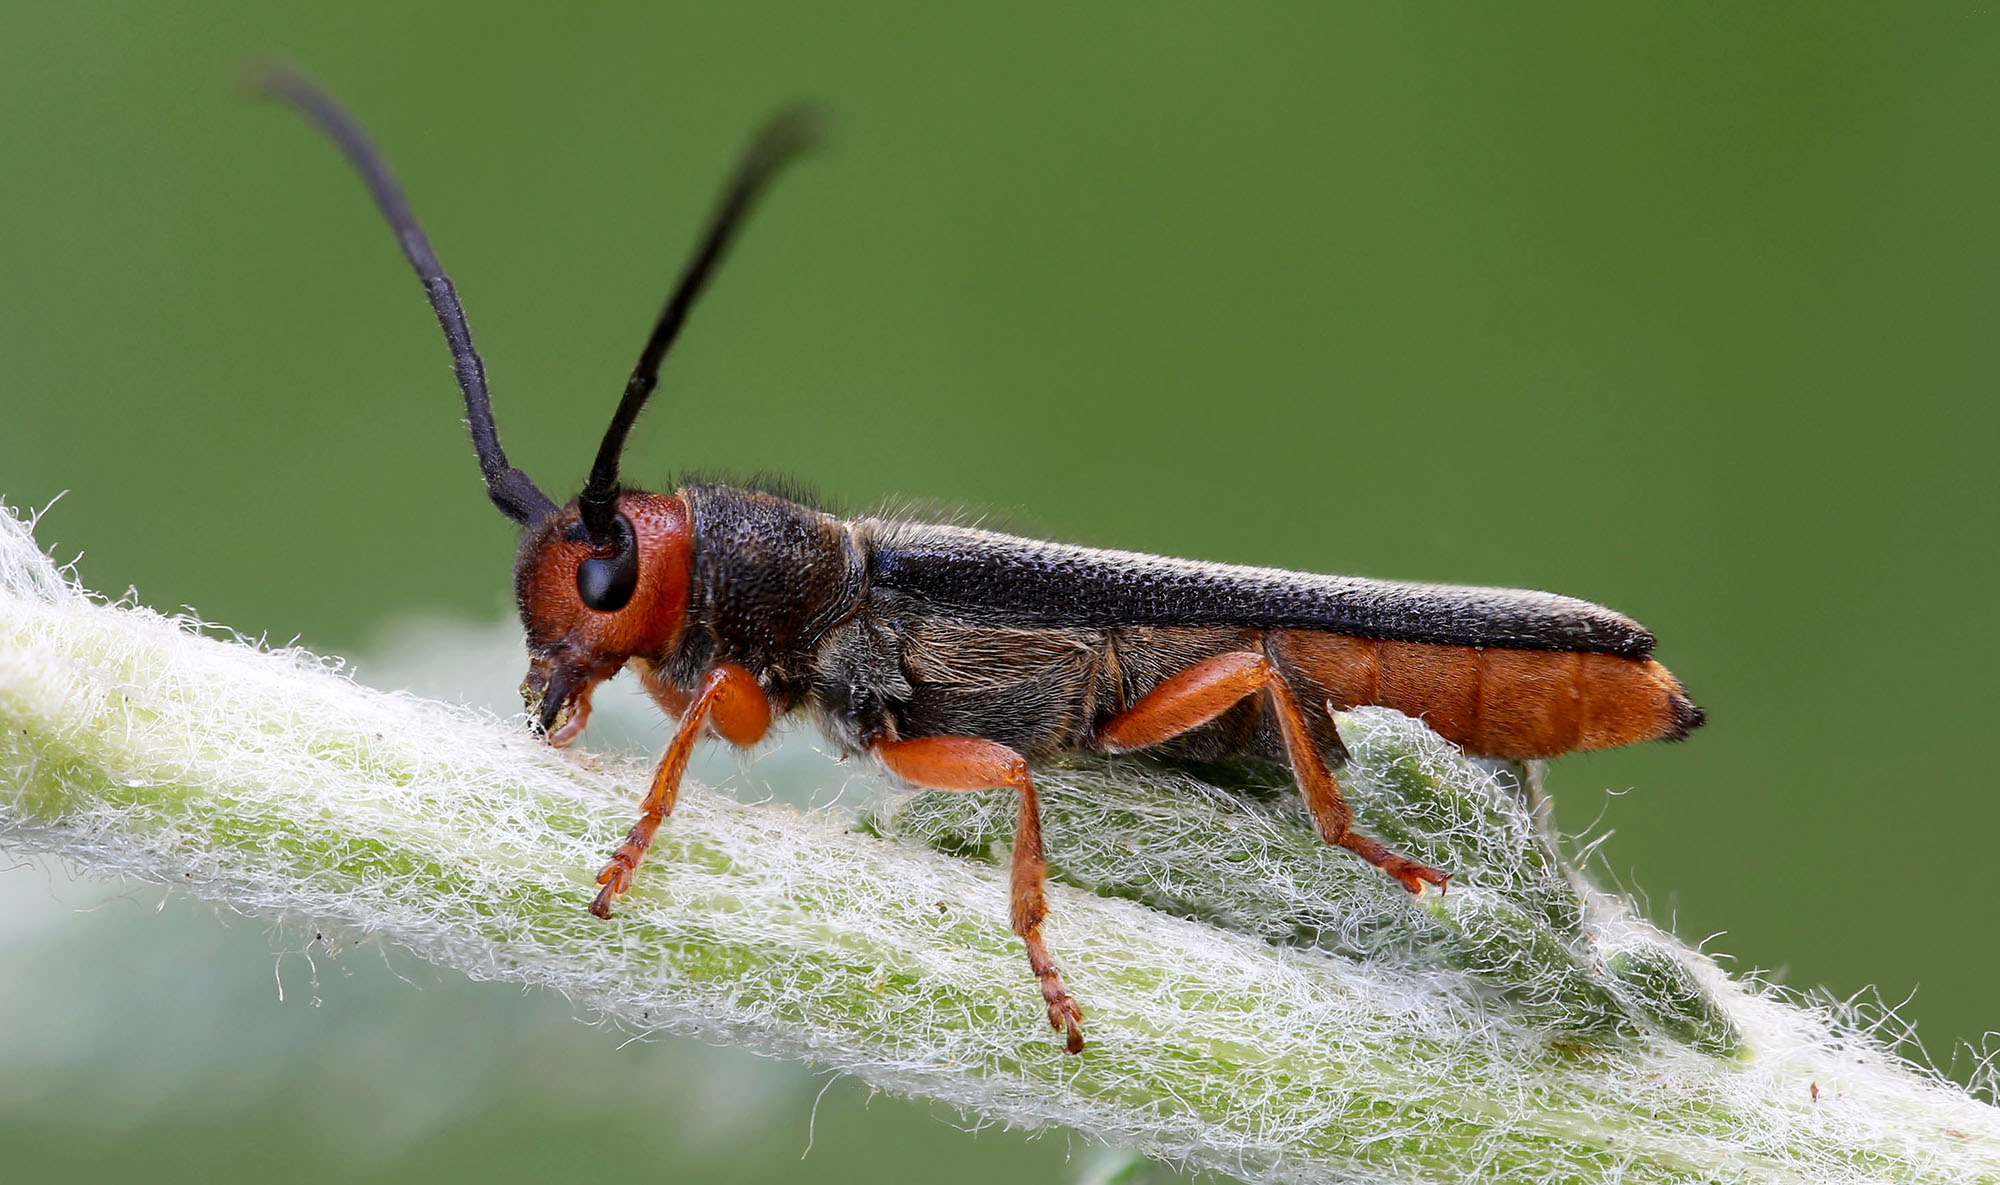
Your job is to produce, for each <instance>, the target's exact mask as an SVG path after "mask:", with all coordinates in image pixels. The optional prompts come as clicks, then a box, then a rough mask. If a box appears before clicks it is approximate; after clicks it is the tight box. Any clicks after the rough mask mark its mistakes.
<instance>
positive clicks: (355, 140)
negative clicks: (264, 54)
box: [254, 64, 556, 524]
mask: <svg viewBox="0 0 2000 1185" xmlns="http://www.w3.org/2000/svg"><path fill="white" fill-rule="evenodd" d="M254 85H255V86H256V89H257V90H258V91H259V92H260V93H263V94H266V95H276V96H277V97H279V98H281V99H284V100H285V101H287V102H289V103H291V104H292V106H294V107H296V108H298V109H299V110H300V111H301V112H303V113H304V114H305V116H306V118H308V119H310V120H312V122H313V123H314V124H316V125H318V127H319V129H320V131H322V132H325V133H326V135H327V136H328V137H329V138H331V139H332V140H333V141H334V143H336V144H338V145H339V146H340V150H341V152H343V153H344V154H346V156H347V160H348V163H350V164H352V165H353V166H354V168H355V170H356V171H357V172H359V173H360V174H361V178H362V180H363V181H366V182H367V183H368V192H369V193H370V194H372V195H373V196H374V198H375V205H376V207H377V208H378V209H380V210H381V211H382V217H383V218H385V219H387V220H388V223H389V226H390V228H391V229H392V230H394V231H395V232H396V241H397V242H399V243H401V244H402V247H403V255H404V256H405V257H406V258H408V259H409V261H410V266H411V267H413V268H415V269H416V272H417V278H418V279H420V280H422V281H423V282H424V295H425V296H427V297H429V298H430V302H431V309H432V311H434V312H435V313H437V319H438V327H439V328H441V329H443V330H444V340H445V344H446V345H448V346H450V347H451V360H452V369H453V370H454V371H456V372H457V375H458V385H459V389H460V390H462V391H464V392H465V421H466V425H467V426H468V427H469V428H471V430H472V447H473V448H474V449H475V450H477V451H478V453H479V472H480V473H481V474H482V475H484V476H485V478H486V496H487V497H488V498H490V499H492V500H493V505H495V506H497V507H499V508H500V512H501V513H502V514H504V515H506V516H507V517H508V518H511V519H513V520H514V521H515V522H517V523H522V524H529V523H534V522H537V521H539V520H540V519H541V518H542V517H544V516H545V515H548V514H550V513H552V512H553V511H554V510H555V508H556V505H555V503H554V502H553V501H551V500H550V499H549V496H548V495H547V494H544V493H543V492H542V491H541V490H540V489H538V488H537V487H536V486H535V483H534V482H533V481H532V480H530V479H529V477H528V475H527V474H525V473H523V472H521V471H520V470H519V469H516V468H514V467H513V466H512V465H509V464H508V463H507V454H506V453H505V452H504V451H503V450H502V449H501V448H500V432H499V429H498V428H496V427H494V424H493V401H492V397H491V396H490V395H489V394H488V393H487V390H486V365H485V363H483V362H481V361H480V360H479V351H478V350H476V349H474V348H473V345H472V330H471V328H470V327H469V326H467V325H466V323H465V309H464V308H463V306H461V305H460V304H459V302H458V289H456V288H454V287H452V283H451V277H450V276H447V275H445V273H444V265H443V264H441V263H439V262H438V257H437V253H436V252H434V251H432V250H431V243H430V240H429V239H428V238H426V237H425V236H424V230H423V227H421V226H418V225H417V218H416V215H414V214H412V213H411V212H410V204H409V202H407V201H405V200H404V198H403V191H402V189H401V187H399V186H398V185H397V184H396V177H395V174H393V173H391V172H390V171H389V165H388V163H387V162H386V161H384V160H383V159H382V155H381V154H380V153H378V152H377V151H375V146H374V145H373V144H371V143H369V142H368V137H367V136H366V135H364V134H363V133H362V131H361V129H360V128H359V127H358V126H356V125H355V123H354V121H353V120H352V119H350V118H348V115H347V113H346V112H345V111H343V110H341V108H340V105H339V104H338V103H336V102H335V101H334V100H333V97H332V96H331V95H329V94H327V93H326V92H325V91H323V90H321V89H320V88H319V86H318V84H316V83H314V82H313V81H312V80H311V79H309V78H307V77H306V76H305V75H303V74H300V73H299V72H298V71H296V70H293V69H291V68H290V67H287V66H282V65H276V64H266V65H264V66H262V67H260V68H259V69H258V70H257V72H256V74H255V79H254Z"/></svg>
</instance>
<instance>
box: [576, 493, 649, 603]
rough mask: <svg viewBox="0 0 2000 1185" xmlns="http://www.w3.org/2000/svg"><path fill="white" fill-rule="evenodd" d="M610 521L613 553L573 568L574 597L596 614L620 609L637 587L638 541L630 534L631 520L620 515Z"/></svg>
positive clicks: (592, 558)
mask: <svg viewBox="0 0 2000 1185" xmlns="http://www.w3.org/2000/svg"><path fill="white" fill-rule="evenodd" d="M613 522H614V523H615V525H616V530H617V533H618V537H617V540H616V543H615V547H616V549H617V550H615V551H613V552H612V553H611V554H610V555H603V556H592V557H591V558H589V559H587V560H585V561H583V562H582V563H581V564H578V565H577V568H576V595H577V596H579V597H582V598H583V603H584V604H585V605H588V606H590V607H591V608H592V609H595V610H597V611H598V612H599V613H615V612H617V611H618V610H620V609H623V608H624V607H625V603H626V602H627V601H630V600H631V599H632V590H633V589H635V588H637V587H638V586H639V540H638V539H637V537H635V536H634V534H633V532H632V521H631V520H630V519H628V518H626V517H625V516H624V515H622V514H621V515H619V516H618V517H617V518H616V519H614V520H613Z"/></svg>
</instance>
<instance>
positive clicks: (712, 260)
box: [577, 106, 822, 544]
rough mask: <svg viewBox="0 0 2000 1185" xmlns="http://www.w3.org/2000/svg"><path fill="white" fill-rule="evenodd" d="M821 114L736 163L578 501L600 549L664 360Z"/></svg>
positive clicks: (774, 123)
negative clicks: (629, 442)
mask: <svg viewBox="0 0 2000 1185" xmlns="http://www.w3.org/2000/svg"><path fill="white" fill-rule="evenodd" d="M821 122H822V121H821V118H820V115H819V113H818V112H817V111H816V110H815V109H813V108H811V107H808V106H793V107H787V108H785V109H784V110H782V111H780V112H778V114H777V115H775V116H773V117H772V118H771V119H770V120H769V121H767V122H766V123H765V124H764V126H763V127H762V128H760V129H759V130H758V132H757V135H756V138H755V139H753V140H752V141H751V142H750V147H749V148H748V149H746V150H745V151H744V153H743V156H742V158H741V159H740V160H738V161H737V163H736V172H735V173H734V174H733V175H732V176H731V177H730V179H729V185H728V187H727V188H725V189H724V190H723V191H722V200H721V201H720V202H718V203H717V204H716V207H715V212H714V213H713V214H711V215H710V216H709V220H708V227H707V229H706V230H704V231H703V232H702V236H701V239H700V242H699V243H698V244H697V246H696V247H695V251H694V255H693V256H691V257H690V258H689V259H688V262H687V266H686V267H685V268H683V269H682V271H681V277H680V282H679V283H677V284H675V285H674V291H673V295H671V296H669V297H668V298H667V305H666V308H664V309H662V310H661V312H660V320H659V322H658V323H657V324H655V325H654V326H653V336H651V337H649V338H647V339H646V348H645V349H644V350H642V351H640V353H639V364H638V365H637V366H635V367H633V368H632V377H631V378H630V379H628V380H626V382H625V395H624V397H623V398H621V399H620V400H619V401H618V410H617V411H616V412H615V413H613V414H612V416H611V426H610V427H609V428H606V429H605V430H604V443H602V444H600V445H598V447H597V461H596V463H595V464H593V465H591V467H590V480H589V482H588V483H586V484H585V485H584V487H583V493H581V494H579V495H578V496H577V503H578V506H579V508H580V509H581V510H582V512H583V527H584V530H585V531H587V532H588V533H589V535H590V537H591V539H592V540H593V541H596V542H599V543H605V544H610V543H612V542H614V541H615V540H616V538H617V531H616V527H615V524H614V518H615V516H616V513H617V512H616V506H617V503H618V458H619V456H620V455H621V454H622V453H623V452H624V451H625V437H626V435H627V434H628V433H630V432H631V431H632V424H633V422H634V421H635V420H637V419H638V418H639V412H640V411H641V410H642V409H643V408H644V407H645V406H646V400H647V398H648V397H650V396H651V395H652V393H653V388H654V387H656V386H658V385H659V382H660V360H661V359H663V358H665V357H666V355H667V350H668V349H670V348H671V347H672V346H673V344H674V339H675V338H676V337H678V336H680V331H681V326H682V324H683V323H685V322H686V321H687V315H688V310H689V309H691V308H693V307H694V302H695V300H696V298H698V297H700V295H701V293H702V289H703V288H705V287H706V286H707V284H708V281H709V278H710V277H711V276H712V275H713V274H714V272H715V267H716V265H717V264H718V263H720V262H722V257H723V255H724V254H726V253H727V252H728V250H729V244H730V242H731V241H732V240H733V239H734V238H735V237H736V232H737V231H738V230H739V229H740V228H741V227H742V224H743V219H744V218H745V216H746V215H748V214H749V212H750V209H751V207H752V206H754V205H755V204H756V202H757V199H758V197H760V196H761V195H762V193H763V191H764V189H765V187H766V186H767V185H769V184H770V181H771V178H772V177H774V176H775V175H776V174H777V172H778V170H779V169H781V168H783V167H784V165H785V164H786V163H787V162H789V161H791V160H792V159H793V158H795V157H797V156H798V155H799V154H800V153H802V152H804V151H805V150H806V149H808V148H811V147H812V146H813V145H814V144H815V143H816V142H817V141H818V139H819V130H820V125H821Z"/></svg>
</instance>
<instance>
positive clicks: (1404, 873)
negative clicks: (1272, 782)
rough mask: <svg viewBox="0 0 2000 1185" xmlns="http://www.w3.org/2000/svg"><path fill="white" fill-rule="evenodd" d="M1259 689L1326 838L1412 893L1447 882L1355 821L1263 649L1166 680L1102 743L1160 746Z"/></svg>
mask: <svg viewBox="0 0 2000 1185" xmlns="http://www.w3.org/2000/svg"><path fill="white" fill-rule="evenodd" d="M1259 690H1268V691H1269V692H1270V694H1271V703H1272V705H1273V706H1274V707H1275V708H1276V709H1277V713H1278V729H1279V731H1280V732H1281V733H1283V734H1284V738H1285V754H1286V756H1287V757H1289V758H1290V759H1291V764H1292V775H1293V777H1294V778H1296V779H1297V781H1298V783H1299V793H1300V794H1301V795H1302V796H1303V797H1304V798H1305V803H1306V810H1307V811H1308V812H1309V813H1310V814H1311V815H1312V819H1313V826H1314V827H1315V828H1316V829H1317V830H1318V831H1319V836H1320V838H1321V839H1323V840H1325V841H1326V842H1327V843H1330V844H1336V845H1338V846H1340V847H1343V848H1346V849H1347V850H1348V851H1350V852H1353V853H1354V854H1355V855H1357V856H1360V857H1361V858H1362V859H1364V860H1366V861H1368V862H1369V863H1370V864H1373V865H1374V866H1375V867H1377V868H1379V869H1381V870H1382V871H1384V872H1386V873H1388V874H1389V875H1390V876H1393V877H1395V878H1396V880H1397V881H1398V882H1400V883H1401V884H1402V886H1403V887H1404V888H1406V889H1408V890H1409V891H1410V892H1412V893H1421V892H1423V891H1424V886H1425V885H1427V884H1430V885H1437V886H1438V887H1439V888H1443V887H1444V885H1445V882H1447V881H1449V880H1450V879H1451V876H1450V874H1448V873H1443V872H1439V871H1438V870H1437V869H1435V868H1431V867H1429V866H1427V865H1424V864H1419V863H1417V862H1416V861H1415V860H1412V859H1410V858H1409V857H1407V856H1403V855H1399V854H1398V853H1396V852H1394V851H1392V850H1390V848H1389V847H1388V846H1387V845H1385V844H1383V843H1381V842H1380V841H1378V840H1375V839H1371V838H1369V837H1368V836H1366V835H1362V834H1361V833H1360V832H1358V831H1356V830H1354V828H1353V827H1352V826H1351V825H1350V824H1351V823H1352V822H1353V818H1354V816H1353V814H1352V813H1351V812H1350V811H1349V810H1348V809H1347V800H1346V799H1345V798H1344V797H1342V796H1341V793H1340V783H1339V782H1336V781H1334V778H1333V772H1332V771H1331V770H1329V769H1328V768H1327V765H1326V758H1325V756H1324V755H1323V754H1321V753H1320V751H1319V746H1318V745H1317V744H1315V743H1314V742H1313V738H1312V732H1311V730H1310V729H1308V728H1307V727H1306V719H1305V716H1304V715H1303V714H1301V713H1300V711H1299V704H1298V700H1297V698H1296V697H1295V696H1293V694H1292V688H1291V685H1290V684H1288V683H1286V682H1285V679H1284V676H1282V675H1280V674H1279V673H1278V672H1277V671H1276V670H1275V669H1274V668H1273V667H1272V666H1271V663H1270V660H1269V659H1268V658H1266V657H1265V656H1264V655H1262V654H1259V653H1257V652H1256V651H1253V650H1235V651H1229V652H1227V653H1224V654H1218V655H1216V656H1214V657H1213V658H1208V659H1204V660H1203V661H1201V662H1198V663H1196V664H1195V665H1194V666H1191V667H1189V668H1188V669H1187V670H1185V671H1182V672H1181V673H1180V674H1178V675H1175V676H1173V677H1172V678H1170V679H1166V680H1163V681H1162V682H1161V683H1160V684H1159V685H1158V686H1156V687H1154V688H1153V689H1152V690H1151V691H1149V692H1147V693H1146V694H1145V695H1144V696H1141V697H1140V699H1139V702H1138V703H1135V704H1133V705H1132V706H1131V707H1130V708H1127V709H1126V710H1125V711H1123V712H1120V713H1119V714H1118V715H1116V716H1113V717H1112V718H1111V719H1110V720H1107V721H1105V723H1104V725H1103V726H1102V727H1100V728H1099V729H1098V730H1097V743H1098V745H1099V747H1100V748H1102V749H1104V750H1105V751H1107V752H1111V753H1123V752H1126V751H1128V750H1132V749H1141V748H1145V747H1146V746H1148V745H1157V744H1159V743H1160V742H1162V741H1167V740H1171V739H1173V738H1174V737H1177V736H1179V735H1181V734H1182V733H1184V732H1188V731H1190V730H1192V729H1195V728H1199V727H1201V726H1202V725H1204V724H1207V723H1208V722H1209V721H1211V720H1214V719H1216V718H1217V717H1219V716H1221V715H1222V714H1223V713H1224V712H1227V711H1228V710H1229V709H1231V708H1233V707H1235V706H1236V705H1237V703H1239V702H1240V701H1242V700H1243V699H1244V698H1245V697H1247V696H1250V695H1254V694H1255V693H1256V692H1258V691H1259Z"/></svg>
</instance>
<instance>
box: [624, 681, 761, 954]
mask: <svg viewBox="0 0 2000 1185" xmlns="http://www.w3.org/2000/svg"><path fill="white" fill-rule="evenodd" d="M711 714H713V715H714V717H715V726H716V731H717V732H719V733H721V734H722V736H723V737H724V738H725V739H726V740H728V741H730V742H731V743H733V744H737V745H754V744H756V743H757V742H758V741H759V740H762V739H763V736H764V731H765V729H767V728H768V727H770V723H771V701H770V700H769V699H768V698H767V697H766V696H765V695H764V689H763V688H761V687H759V686H757V680H756V679H755V677H753V676H752V675H751V674H750V672H749V671H746V670H744V669H743V668H742V667H740V666H738V665H736V664H735V663H733V662H726V663H723V664H722V665H720V666H718V667H716V668H715V669H714V670H712V671H710V672H709V673H708V674H707V675H706V676H705V677H704V678H703V679H702V681H701V687H700V688H699V689H697V690H696V692H695V694H694V699H693V700H692V701H691V702H690V703H689V704H688V706H687V711H686V712H684V713H682V715H681V725H680V728H679V729H678V730H676V731H675V733H674V739H673V740H672V741H670V742H668V744H667V751H666V752H665V753H663V754H661V756H660V764H659V766H658V768H656V769H655V770H654V771H653V784H652V786H651V787H650V788H648V789H647V791H646V797H645V798H643V799H641V800H640V802H639V822H638V823H637V824H635V825H634V826H633V828H632V833H631V834H630V835H627V836H626V837H625V842H624V843H621V844H619V845H618V850H617V851H615V852H613V853H612V854H611V862H610V863H609V864H606V865H605V866H604V870H603V871H602V872H599V873H598V874H597V883H598V884H599V885H602V886H603V888H601V889H599V890H598V892H597V897H596V899H595V900H593V901H592V902H591V903H590V912H592V913H594V914H596V915H597V916H598V917H601V918H608V917H610V916H611V903H612V901H614V900H616V899H617V898H619V897H622V896H624V895H625V892H626V890H628V889H630V888H631V887H632V878H633V877H635V876H636V875H638V872H639V861H641V860H643V859H645V858H646V849H647V848H650V847H652V846H653V836H654V835H655V834H657V833H658V832H659V830H660V824H661V823H663V822H665V821H666V818H667V816H668V815H670V814H672V813H673V811H674V800H675V799H676V798H678V797H679V796H680V791H681V776H682V775H683V774H685V773H687V765H688V758H690V757H692V756H693V755H694V743H695V741H696V740H698V739H699V738H700V736H701V726H702V723H703V722H704V721H706V720H708V719H709V717H710V715H711Z"/></svg>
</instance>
